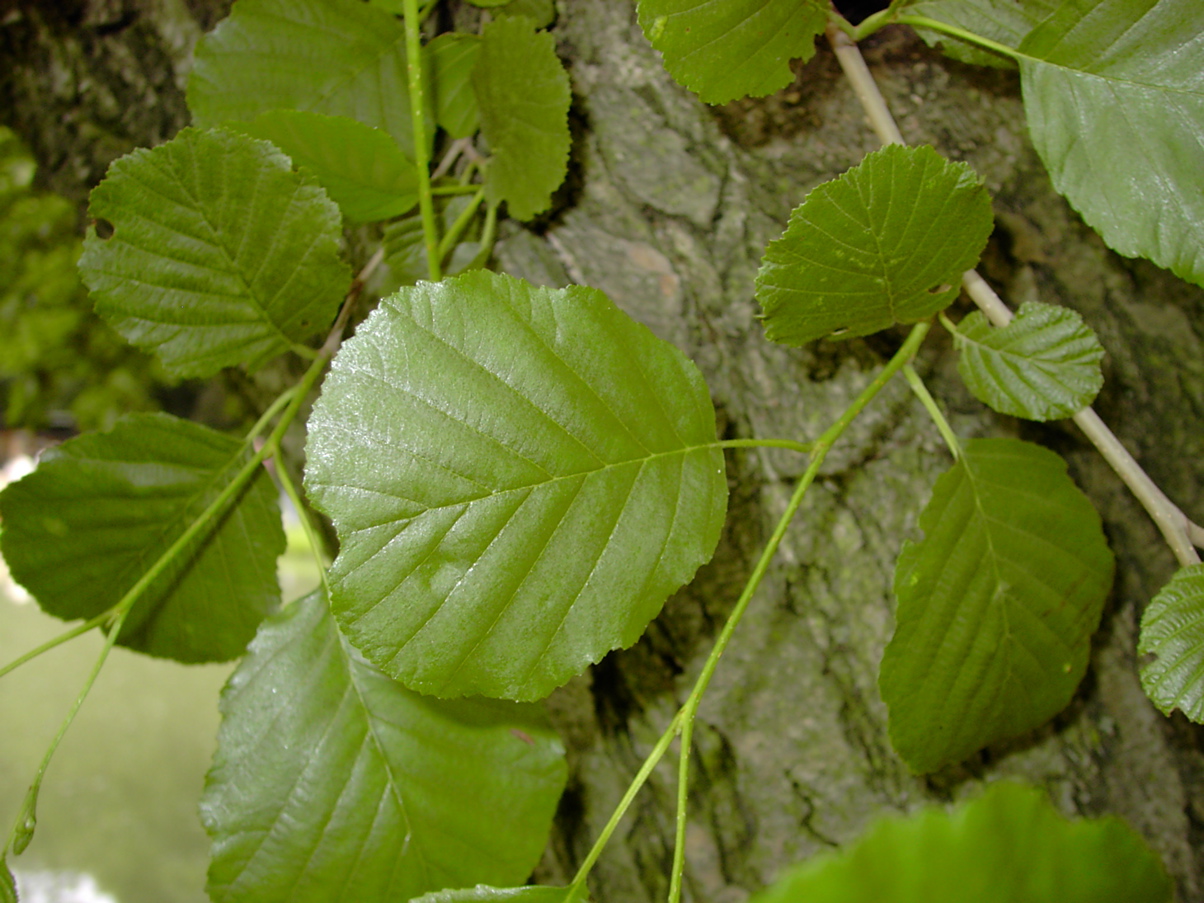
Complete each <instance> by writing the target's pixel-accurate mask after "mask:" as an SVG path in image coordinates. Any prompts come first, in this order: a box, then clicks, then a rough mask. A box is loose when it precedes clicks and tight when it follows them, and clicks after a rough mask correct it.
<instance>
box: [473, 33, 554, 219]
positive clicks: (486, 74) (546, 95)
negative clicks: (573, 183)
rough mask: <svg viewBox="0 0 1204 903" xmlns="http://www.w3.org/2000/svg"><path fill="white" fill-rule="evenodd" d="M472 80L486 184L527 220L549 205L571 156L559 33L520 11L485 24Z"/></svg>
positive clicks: (493, 194) (496, 200)
mask: <svg viewBox="0 0 1204 903" xmlns="http://www.w3.org/2000/svg"><path fill="white" fill-rule="evenodd" d="M482 37H483V40H482V42H481V50H480V55H479V57H478V58H477V64H476V67H475V68H474V69H473V72H472V85H473V89H474V90H475V91H476V95H477V100H478V102H479V103H480V108H481V134H482V135H484V137H485V140H486V141H488V142H489V150H490V154H491V156H490V159H489V165H488V169H487V170H486V180H485V189H486V191H487V193H488V197H489V200H490V202H491V203H499V202H501V201H505V202H506V205H507V208H508V209H509V212H510V215H511V216H513V217H514V218H515V219H521V220H529V219H531V218H532V217H534V216H535V215H536V214H538V213H542V212H543V211H545V210H547V209H548V207H550V206H551V204H552V192H553V191H555V190H556V189H557V188H559V187H560V183H561V182H563V181H564V176H565V173H566V172H567V171H568V159H569V120H568V114H569V101H570V99H571V95H570V91H569V76H568V73H567V72H565V71H564V66H562V65H561V64H560V59H559V58H558V57H557V56H556V40H555V39H554V38H553V37H552V36H551V35H550V34H548V33H547V32H543V31H540V32H537V31H535V29H534V26H533V24H532V22H531V20H529V19H527V18H526V17H524V16H513V17H511V18H504V19H498V20H496V21H494V22H491V23H490V24H489V25H487V26H486V27H485V30H484V32H483V34H482Z"/></svg>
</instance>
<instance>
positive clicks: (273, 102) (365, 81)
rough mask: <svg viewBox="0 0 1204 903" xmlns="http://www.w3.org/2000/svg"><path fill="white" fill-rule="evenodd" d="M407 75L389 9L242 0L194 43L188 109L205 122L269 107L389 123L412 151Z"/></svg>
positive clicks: (352, 1) (399, 31) (344, 0)
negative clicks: (194, 52) (195, 44)
mask: <svg viewBox="0 0 1204 903" xmlns="http://www.w3.org/2000/svg"><path fill="white" fill-rule="evenodd" d="M407 84H408V83H407V75H406V52H405V29H404V26H403V25H402V23H401V22H400V21H399V20H398V19H397V18H396V17H394V16H392V15H390V14H389V13H388V12H386V11H385V10H382V9H378V8H376V7H374V6H370V5H368V4H366V3H362V2H360V0H238V2H237V3H235V4H234V8H233V9H232V10H231V13H230V16H229V17H228V18H226V19H224V20H223V21H222V22H220V23H219V24H218V26H217V28H215V29H214V30H213V31H211V32H210V33H209V34H207V35H205V36H204V37H203V38H202V39H201V40H200V43H198V44H197V48H196V54H195V57H194V60H193V68H192V73H191V74H190V75H189V77H188V109H189V110H191V111H192V119H193V122H194V123H195V124H196V125H200V126H214V125H221V124H222V123H223V122H226V121H228V120H231V119H236V120H239V121H242V122H248V121H250V120H252V119H254V118H255V117H256V116H258V115H259V114H260V113H263V112H265V111H267V110H309V111H311V112H314V113H324V114H326V115H327V116H347V117H349V118H351V119H358V120H359V121H360V122H362V123H363V124H364V125H370V126H372V127H374V128H380V129H384V130H385V131H386V132H388V133H389V134H390V135H391V136H392V137H393V140H394V141H396V142H397V144H398V145H399V146H400V147H401V149H402V150H403V151H404V152H405V153H406V155H407V156H410V157H413V156H414V152H413V148H414V137H413V128H412V123H411V119H410V94H409V89H408V87H407ZM428 131H433V130H428Z"/></svg>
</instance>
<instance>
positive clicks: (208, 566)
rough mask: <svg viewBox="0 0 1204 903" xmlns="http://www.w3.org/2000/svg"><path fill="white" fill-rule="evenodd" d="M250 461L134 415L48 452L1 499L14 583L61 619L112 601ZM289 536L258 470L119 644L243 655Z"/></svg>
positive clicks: (217, 439)
mask: <svg viewBox="0 0 1204 903" xmlns="http://www.w3.org/2000/svg"><path fill="white" fill-rule="evenodd" d="M248 457H249V452H247V451H246V450H245V449H244V448H243V445H242V443H241V442H239V441H238V440H237V439H232V438H230V437H228V436H223V435H222V434H220V433H217V432H214V431H213V430H211V429H208V428H206V427H203V426H200V425H198V424H195V423H190V422H189V421H186V420H178V419H176V418H174V417H169V416H168V415H166V414H137V415H132V416H129V417H126V418H125V419H123V420H121V421H119V422H118V424H117V426H115V427H114V428H113V429H112V431H110V432H107V433H90V434H87V435H83V436H79V437H77V438H75V439H71V440H69V441H67V442H64V443H63V444H62V445H60V446H58V448H56V449H54V450H52V451H50V452H48V453H47V454H45V455H43V457H42V460H41V463H40V464H39V465H38V469H37V470H35V471H34V472H33V473H31V474H29V475H28V476H27V477H25V478H24V479H22V480H20V481H19V482H17V483H13V484H12V485H11V486H9V487H8V488H7V489H5V490H4V492H3V493H2V494H0V517H3V520H4V531H3V533H0V547H2V548H3V554H4V558H5V560H6V561H7V562H8V565H9V567H10V568H11V570H12V573H13V576H14V577H15V578H16V579H17V580H18V581H19V582H20V583H21V584H22V585H23V586H25V587H26V588H27V589H28V590H29V591H30V592H31V593H33V595H34V596H35V597H36V598H37V600H38V604H39V605H41V606H42V608H44V609H45V610H46V611H47V612H49V613H50V614H52V615H54V616H55V617H59V618H63V619H64V620H71V619H75V618H93V617H95V616H96V615H99V614H102V613H103V612H105V611H107V610H108V609H109V608H111V607H112V606H113V605H115V604H116V603H117V602H118V601H119V600H120V599H121V597H122V596H124V595H125V593H126V592H127V591H128V590H129V589H130V588H131V587H133V585H134V584H135V583H136V582H137V581H138V580H139V578H141V577H142V575H143V574H144V573H146V571H147V569H148V568H149V567H150V566H151V565H152V564H154V563H155V562H156V561H157V560H158V559H159V557H160V556H161V555H162V554H163V553H164V552H166V551H167V549H168V548H169V547H170V546H171V545H172V544H173V543H174V542H175V541H176V540H177V539H178V538H179V537H180V535H181V534H182V533H183V532H184V531H185V530H186V529H187V528H188V527H189V526H190V524H191V523H192V522H193V521H194V520H195V519H196V517H197V516H198V515H199V514H200V513H201V512H202V511H204V509H205V508H207V507H208V506H209V505H210V504H211V503H212V502H213V501H214V500H215V499H216V498H217V496H218V494H219V493H220V492H221V491H222V489H224V488H225V486H226V485H227V483H228V482H229V480H230V479H231V478H232V477H233V476H234V474H235V472H236V471H237V469H238V468H239V467H241V466H242V464H243V463H244V462H245V461H246V459H247V458H248ZM283 551H284V530H283V529H282V527H281V523H280V509H279V507H278V505H277V502H276V490H275V488H274V486H273V484H272V481H271V478H270V477H269V476H268V474H267V471H266V470H263V469H261V470H260V472H259V474H258V475H257V476H256V477H254V478H253V480H252V482H251V484H250V485H249V486H248V487H247V488H246V489H244V490H243V492H242V495H241V496H239V497H238V498H237V499H236V500H235V502H234V507H233V508H231V509H230V510H229V511H228V512H227V513H226V515H225V517H223V518H222V519H221V520H220V521H219V522H218V523H217V524H216V527H215V529H214V530H213V531H212V532H211V533H210V534H209V535H208V536H207V537H206V538H203V539H201V540H200V541H198V542H197V543H195V544H194V545H193V546H192V548H191V549H189V550H187V551H186V552H185V553H183V554H182V555H180V557H179V558H177V559H176V560H175V561H174V562H173V563H172V565H171V566H170V567H169V568H168V569H167V571H166V572H165V573H164V574H163V575H162V576H161V577H160V578H159V579H158V580H157V581H156V582H155V583H153V584H152V585H151V586H150V587H149V588H148V589H147V591H146V592H145V593H144V595H143V596H142V598H141V600H140V601H138V602H137V603H136V604H135V605H134V607H133V608H132V609H131V610H130V613H129V615H128V616H127V618H126V621H125V624H124V626H123V627H122V632H121V636H120V638H119V639H118V642H119V643H120V644H121V645H123V646H129V647H130V648H132V649H137V650H138V651H140V652H146V653H149V654H151V655H158V656H164V657H168V658H174V659H177V660H178V661H183V662H201V661H224V660H227V659H231V658H235V657H237V656H239V655H241V654H242V652H243V650H244V649H245V648H246V645H247V643H248V642H249V641H250V639H251V637H253V636H254V635H255V628H256V627H257V626H258V625H259V622H260V621H261V620H262V619H263V617H264V615H265V614H267V613H268V612H269V611H271V610H272V609H273V608H275V607H276V606H277V605H279V604H280V586H279V584H278V583H277V579H276V559H277V558H278V557H279V556H280V554H281V553H282V552H283Z"/></svg>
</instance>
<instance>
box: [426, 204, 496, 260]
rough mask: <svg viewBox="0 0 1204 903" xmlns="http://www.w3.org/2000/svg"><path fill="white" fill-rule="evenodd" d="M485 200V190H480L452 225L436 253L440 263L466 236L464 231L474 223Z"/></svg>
mask: <svg viewBox="0 0 1204 903" xmlns="http://www.w3.org/2000/svg"><path fill="white" fill-rule="evenodd" d="M483 200H485V189H484V188H478V189H477V193H476V197H474V198H473V199H472V200H471V201H470V202H469V204H468V206H467V207H465V208H464V209H463V210H462V211H461V212H460V215H459V216H457V217H456V221H455V222H454V223H452V224H451V228H449V229H448V230H447V234H446V235H444V236H443V240H442V241H440V242H439V250H438V251H437V252H436V253H438V255H439V263H440V264H442V263H443V258H445V257H446V256H447V254H448V252H449V251H451V249H452V248H454V247H455V246H456V242H458V241H459V240H460V236H461V235H463V234H464V230H465V229H467V228H468V224H469V223H471V222H472V220H473V217H475V216H476V215H477V210H478V209H479V208H480V206H481V201H483Z"/></svg>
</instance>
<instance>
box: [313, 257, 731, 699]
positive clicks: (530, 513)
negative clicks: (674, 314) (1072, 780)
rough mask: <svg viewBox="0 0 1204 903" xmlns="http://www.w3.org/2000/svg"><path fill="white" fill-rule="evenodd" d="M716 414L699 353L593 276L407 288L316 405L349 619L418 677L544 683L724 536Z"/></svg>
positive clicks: (601, 646)
mask: <svg viewBox="0 0 1204 903" xmlns="http://www.w3.org/2000/svg"><path fill="white" fill-rule="evenodd" d="M714 418H715V415H714V409H713V408H712V407H711V401H710V397H709V395H708V393H707V389H706V386H705V384H704V383H703V381H702V377H701V376H700V375H699V373H698V371H697V369H696V368H695V367H694V365H693V364H691V363H690V362H689V361H688V360H687V359H686V358H685V357H684V356H683V355H682V354H681V352H679V351H678V350H677V349H675V348H673V347H672V346H671V345H669V344H667V343H665V342H663V341H661V340H660V339H657V338H656V337H655V336H653V335H652V333H651V332H649V331H648V329H646V328H645V327H644V326H641V325H640V324H638V323H636V322H635V321H633V320H631V319H630V318H629V317H627V315H626V314H624V313H623V312H622V311H620V310H619V309H618V308H616V307H615V306H614V304H612V303H611V302H610V301H609V300H608V299H607V298H606V296H605V295H603V294H602V293H601V292H598V291H595V290H593V289H587V288H578V287H570V288H566V289H561V290H551V289H545V288H537V287H535V286H532V285H530V284H528V283H525V282H522V281H520V280H517V279H513V278H510V277H506V276H499V275H495V274H492V273H486V272H483V271H477V272H472V273H468V274H466V275H464V276H459V277H456V278H454V279H450V280H446V281H444V282H442V283H439V284H437V285H432V284H428V283H423V284H420V285H418V286H416V287H414V288H410V289H403V290H402V291H400V292H399V293H397V294H396V295H393V296H392V297H390V298H388V299H386V300H385V301H384V302H382V304H381V306H380V307H379V308H377V310H376V311H374V312H373V314H372V315H371V316H370V317H369V318H368V320H367V322H366V323H365V324H364V325H363V326H361V327H360V329H359V330H358V331H357V332H356V335H355V338H353V339H352V340H350V341H348V342H347V343H346V344H345V345H344V346H343V348H342V350H341V351H340V352H339V354H338V356H337V357H336V358H335V360H334V364H333V366H332V369H331V373H330V376H329V377H327V379H326V382H325V384H324V386H323V388H322V396H321V397H320V398H319V400H318V402H317V404H316V405H315V407H314V413H313V416H312V417H311V419H310V424H309V429H310V438H309V445H308V448H307V451H306V457H307V460H308V464H307V470H306V486H307V488H308V489H309V492H310V496H311V498H312V499H313V501H314V503H315V504H316V505H317V506H318V507H319V509H320V510H322V511H323V512H325V513H326V514H328V515H330V517H331V519H332V520H333V521H334V523H335V527H336V528H337V530H338V533H339V539H340V543H341V547H340V552H339V557H338V559H337V560H336V561H335V563H334V567H333V569H332V573H331V577H332V580H333V596H334V599H333V608H334V612H335V615H336V617H337V618H338V620H339V624H340V626H341V627H342V628H343V630H344V631H345V632H346V633H347V635H348V636H349V637H350V639H351V641H352V643H354V644H355V645H356V646H358V647H359V648H360V649H361V650H363V652H364V654H365V655H366V656H367V657H368V658H369V659H370V660H371V661H373V662H375V663H377V664H378V665H380V667H381V668H383V669H384V670H385V671H386V672H387V673H388V674H390V675H392V676H394V677H396V678H398V679H399V680H401V681H402V682H403V683H405V684H407V685H408V686H411V687H413V688H415V689H418V690H421V691H423V692H429V693H435V694H437V695H444V696H457V695H463V694H470V693H482V694H485V695H490V696H498V697H506V698H513V699H536V698H541V697H543V696H545V695H547V694H548V693H549V692H551V690H552V689H554V688H555V687H557V686H559V685H560V684H562V683H564V682H565V681H566V680H568V679H569V678H570V677H572V676H573V675H575V674H578V673H580V672H581V671H582V670H583V669H584V668H585V667H586V666H587V665H589V664H590V663H591V662H595V661H597V660H598V659H600V658H601V657H602V656H603V655H604V654H605V653H606V652H607V651H609V650H610V649H613V648H616V647H619V646H627V645H630V644H631V643H633V642H635V640H636V639H637V638H638V637H639V636H640V634H642V633H643V631H644V628H645V627H646V626H647V624H648V622H649V620H651V619H652V618H653V617H654V616H655V615H656V614H657V612H658V611H660V608H661V606H662V605H663V604H664V601H665V599H666V597H667V596H668V595H669V593H671V592H673V591H674V590H676V589H677V588H678V587H679V586H681V585H682V584H683V583H685V582H686V581H688V580H689V579H690V578H691V577H692V576H693V574H694V571H695V570H696V569H697V568H698V566H699V565H701V564H702V563H703V562H705V561H706V560H707V559H708V558H710V556H711V554H712V553H713V552H714V549H715V544H716V543H717V541H718V538H719V531H720V528H721V526H722V523H723V516H724V510H725V507H726V501H727V482H726V479H725V477H724V467H723V455H722V452H721V451H720V450H719V448H718V447H717V446H716V438H715V419H714Z"/></svg>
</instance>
